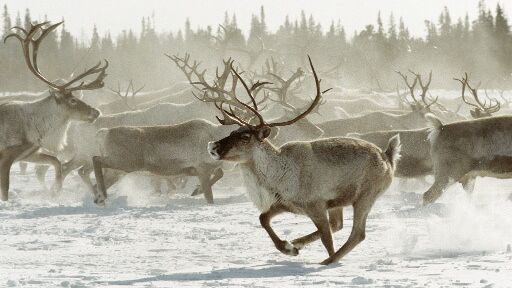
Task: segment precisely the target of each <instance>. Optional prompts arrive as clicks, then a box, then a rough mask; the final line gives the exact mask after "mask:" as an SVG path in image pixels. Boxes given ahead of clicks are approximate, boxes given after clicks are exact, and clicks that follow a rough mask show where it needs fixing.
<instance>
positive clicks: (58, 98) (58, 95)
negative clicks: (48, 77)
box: [48, 87, 64, 100]
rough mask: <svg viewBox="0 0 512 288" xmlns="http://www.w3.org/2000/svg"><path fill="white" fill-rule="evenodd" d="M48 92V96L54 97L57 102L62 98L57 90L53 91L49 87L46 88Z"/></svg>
mask: <svg viewBox="0 0 512 288" xmlns="http://www.w3.org/2000/svg"><path fill="white" fill-rule="evenodd" d="M48 92H50V95H51V96H53V97H55V98H56V99H57V100H60V99H62V98H64V96H63V95H62V93H60V91H59V90H57V89H55V88H53V87H49V88H48Z"/></svg>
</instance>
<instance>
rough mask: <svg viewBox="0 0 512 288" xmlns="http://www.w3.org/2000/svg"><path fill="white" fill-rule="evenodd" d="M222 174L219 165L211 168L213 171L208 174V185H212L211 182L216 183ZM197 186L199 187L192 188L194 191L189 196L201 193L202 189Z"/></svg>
mask: <svg viewBox="0 0 512 288" xmlns="http://www.w3.org/2000/svg"><path fill="white" fill-rule="evenodd" d="M223 176H224V171H223V170H222V168H220V167H217V168H215V169H214V170H213V173H212V174H211V175H210V180H209V185H210V186H213V184H215V183H217V181H219V180H220V178H222V177H223ZM199 188H200V187H198V188H196V190H194V192H192V195H191V196H196V195H199V194H203V193H204V191H203V190H202V189H199Z"/></svg>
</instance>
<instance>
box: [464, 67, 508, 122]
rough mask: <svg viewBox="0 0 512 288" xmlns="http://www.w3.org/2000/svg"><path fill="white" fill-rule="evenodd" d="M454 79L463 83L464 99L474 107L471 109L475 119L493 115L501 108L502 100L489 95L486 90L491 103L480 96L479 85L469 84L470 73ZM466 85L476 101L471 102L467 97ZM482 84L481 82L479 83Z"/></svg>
mask: <svg viewBox="0 0 512 288" xmlns="http://www.w3.org/2000/svg"><path fill="white" fill-rule="evenodd" d="M454 80H456V81H459V82H460V83H461V84H462V95H461V97H462V101H463V102H464V103H466V104H467V105H469V106H472V107H474V108H473V109H471V110H470V111H469V113H470V114H471V117H473V119H478V118H483V117H491V116H492V114H494V113H496V112H498V111H499V110H500V108H501V104H500V102H499V101H498V100H497V99H495V98H491V97H489V95H488V94H487V91H485V96H486V97H487V99H488V100H489V103H487V100H484V101H483V102H482V100H481V99H480V98H479V97H478V87H476V88H473V87H471V86H470V85H469V82H468V73H464V76H463V77H462V79H457V78H454ZM466 86H467V87H468V89H469V91H470V92H471V95H473V99H475V103H476V104H475V103H472V102H470V101H469V100H468V99H466V93H465V92H466ZM478 86H480V84H478Z"/></svg>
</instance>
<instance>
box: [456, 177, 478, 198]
mask: <svg viewBox="0 0 512 288" xmlns="http://www.w3.org/2000/svg"><path fill="white" fill-rule="evenodd" d="M459 182H460V183H461V184H462V188H464V191H466V192H467V193H468V194H473V191H475V183H476V178H475V177H471V176H468V175H466V176H464V177H462V179H460V180H459Z"/></svg>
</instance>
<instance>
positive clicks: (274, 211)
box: [260, 206, 299, 256]
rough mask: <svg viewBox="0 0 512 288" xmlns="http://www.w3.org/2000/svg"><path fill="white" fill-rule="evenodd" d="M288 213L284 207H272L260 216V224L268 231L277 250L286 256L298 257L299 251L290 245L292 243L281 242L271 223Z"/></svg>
mask: <svg viewBox="0 0 512 288" xmlns="http://www.w3.org/2000/svg"><path fill="white" fill-rule="evenodd" d="M286 211H287V210H286V209H285V208H284V207H282V206H272V207H271V208H270V209H269V210H268V211H267V212H265V213H262V214H260V224H261V227H263V229H265V231H267V234H268V236H270V239H272V242H274V246H276V248H277V250H279V251H281V253H283V254H286V255H290V256H297V255H299V249H297V248H296V247H295V246H293V245H292V244H290V242H288V241H283V240H281V239H280V238H279V236H277V234H276V233H275V232H274V230H273V229H272V227H271V225H270V221H271V220H272V218H273V217H275V216H276V215H279V214H281V213H283V212H286Z"/></svg>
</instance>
